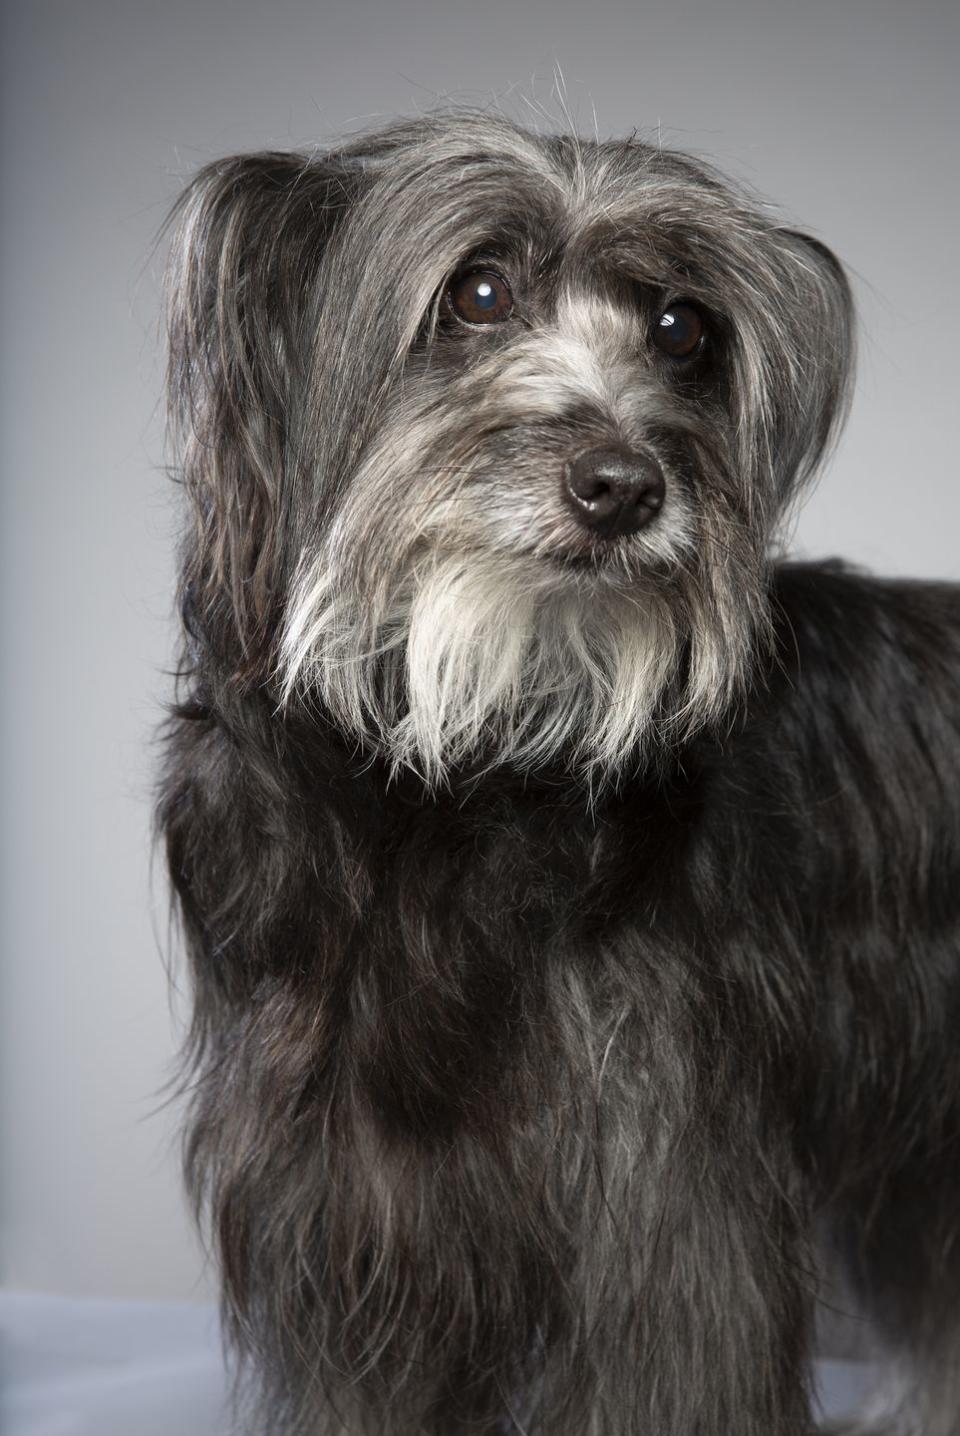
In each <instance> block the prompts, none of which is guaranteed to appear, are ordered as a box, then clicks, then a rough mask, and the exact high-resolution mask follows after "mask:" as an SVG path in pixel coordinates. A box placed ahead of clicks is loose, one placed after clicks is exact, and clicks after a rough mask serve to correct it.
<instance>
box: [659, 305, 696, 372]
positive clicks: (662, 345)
mask: <svg viewBox="0 0 960 1436" xmlns="http://www.w3.org/2000/svg"><path fill="white" fill-rule="evenodd" d="M706 334H707V326H706V324H705V323H704V321H703V315H702V314H701V313H700V311H699V309H694V307H693V305H692V304H671V305H670V308H669V309H665V310H664V311H663V313H662V314H661V315H660V318H659V319H658V320H657V322H656V324H655V326H654V330H653V342H654V344H655V345H656V347H657V348H658V349H659V350H660V353H661V354H668V355H669V356H670V358H671V359H692V357H693V356H694V354H696V353H698V352H699V351H700V350H701V349H702V348H703V343H704V340H705V338H706Z"/></svg>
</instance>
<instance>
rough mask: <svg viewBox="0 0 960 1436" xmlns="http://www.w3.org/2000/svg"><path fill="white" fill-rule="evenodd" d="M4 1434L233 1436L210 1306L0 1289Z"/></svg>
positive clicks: (855, 1375) (831, 1380) (846, 1367)
mask: <svg viewBox="0 0 960 1436" xmlns="http://www.w3.org/2000/svg"><path fill="white" fill-rule="evenodd" d="M0 1333H2V1337H3V1348H2V1360H3V1382H2V1386H0V1431H2V1432H3V1436H229V1433H230V1423H229V1420H228V1418H227V1415H226V1409H227V1408H226V1395H227V1381H226V1376H225V1372H224V1366H223V1360H222V1356H221V1351H220V1341H219V1333H218V1330H217V1320H216V1315H215V1312H214V1310H213V1308H212V1307H206V1306H189V1305H186V1304H184V1303H179V1302H115V1301H77V1300H70V1299H67V1298H63V1297H51V1296H35V1295H32V1294H21V1293H10V1292H7V1293H0ZM817 1375H818V1386H819V1388H820V1393H821V1398H822V1402H823V1408H824V1411H825V1413H826V1414H828V1415H839V1414H840V1413H841V1412H843V1411H846V1410H849V1409H850V1407H851V1406H852V1405H853V1404H854V1402H855V1401H856V1399H858V1398H859V1396H860V1395H862V1394H863V1392H864V1391H865V1390H866V1389H867V1388H868V1386H869V1384H870V1376H871V1373H870V1372H869V1370H868V1369H867V1368H865V1367H862V1366H855V1365H853V1364H850V1363H845V1362H837V1361H827V1362H821V1363H820V1364H819V1367H818V1373H817Z"/></svg>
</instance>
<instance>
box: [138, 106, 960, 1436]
mask: <svg viewBox="0 0 960 1436" xmlns="http://www.w3.org/2000/svg"><path fill="white" fill-rule="evenodd" d="M175 223H176V235H175V238H174V241H173V245H172V252H171V262H170V267H169V296H170V300H169V305H170V307H169V341H170V371H169V385H170V406H171V414H172V432H173V438H174V444H175V446H176V455H177V458H176V467H177V475H178V478H179V479H180V481H181V482H182V485H183V488H184V491H185V495H186V500H187V508H188V514H189V518H188V521H187V524H186V528H185V531H184V536H183V545H182V553H181V569H180V573H181V578H180V585H179V590H178V592H179V607H180V611H181V613H182V621H183V632H184V645H183V653H182V661H181V663H180V666H179V680H178V688H177V694H176V699H175V702H174V704H173V706H172V708H171V712H170V714H169V717H168V726H167V729H166V733H165V750H164V751H165V757H164V764H163V771H162V776H161V780H160V794H159V800H158V809H157V812H158V828H159V833H160V835H161V838H162V840H163V842H164V843H165V849H166V855H167V860H168V863H169V872H170V876H171V880H172V888H173V896H174V902H175V907H176V910H177V912H178V914H179V918H180V921H181V923H182V928H183V933H184V943H185V947H186V950H187V953H188V955H189V964H190V971H191V980H192V991H193V1021H192V1028H191V1032H190V1037H189V1042H188V1046H187V1053H186V1062H187V1067H186V1071H187V1072H188V1074H189V1079H188V1085H189V1091H190V1113H189V1123H188V1128H187V1135H186V1144H185V1162H186V1171H187V1174H188V1179H189V1186H190V1190H191V1192H192V1194H193V1198H194V1200H195V1202H196V1204H197V1208H198V1210H199V1212H200V1213H201V1215H202V1217H203V1220H204V1221H205V1222H206V1223H208V1229H209V1232H210V1235H211V1241H212V1244H213V1247H214V1249H215V1251H216V1255H217V1259H218V1262H219V1265H220V1268H221V1271H222V1281H223V1302H224V1312H225V1319H226V1329H227V1331H228V1333H229V1337H230V1340H231V1341H232V1343H233V1346H234V1349H235V1351H236V1353H237V1361H238V1368H239V1376H238V1388H237V1390H238V1395H237V1421H238V1423H240V1427H242V1429H244V1430H249V1431H256V1432H263V1433H270V1436H279V1433H283V1436H466V1433H472V1436H482V1433H489V1436H493V1433H498V1436H503V1434H504V1433H508V1432H510V1433H518V1436H534V1433H538V1434H539V1436H733V1433H736V1436H807V1434H808V1433H810V1432H811V1431H812V1430H813V1429H814V1426H815V1418H814V1415H813V1414H812V1413H813V1404H814V1403H813V1398H812V1395H811V1375H810V1372H811V1353H812V1347H813V1339H814V1338H813V1333H814V1324H815V1316H816V1309H817V1306H818V1301H819V1300H821V1298H822V1294H823V1291H824V1289H825V1288H824V1282H825V1281H826V1280H827V1278H826V1277H825V1276H824V1275H823V1273H824V1272H826V1271H830V1272H835V1273H837V1274H838V1275H837V1277H836V1280H838V1281H839V1282H840V1284H841V1287H840V1289H841V1291H842V1300H841V1303H840V1304H842V1305H850V1306H851V1307H855V1310H856V1312H857V1313H860V1314H861V1315H862V1319H863V1320H864V1321H868V1322H869V1324H870V1328H871V1330H872V1331H873V1333H874V1336H875V1339H876V1340H877V1341H878V1342H879V1343H880V1349H881V1350H882V1352H883V1369H884V1374H885V1375H889V1377H890V1380H889V1382H887V1383H886V1384H885V1388H884V1390H883V1391H881V1392H878V1393H875V1395H874V1397H873V1398H872V1402H873V1404H872V1406H871V1408H870V1409H869V1410H864V1411H863V1412H862V1413H861V1414H859V1415H857V1416H855V1417H851V1418H850V1419H849V1420H848V1421H847V1422H846V1424H843V1423H841V1424H840V1425H838V1426H836V1427H831V1428H830V1429H831V1430H836V1431H841V1430H842V1431H844V1432H849V1433H861V1436H867V1433H872V1436H881V1433H885V1436H892V1433H896V1436H958V1433H960V1241H958V1234H960V1197H958V1177H960V963H958V950H960V800H958V799H960V793H958V777H960V596H958V594H960V591H958V589H957V588H955V587H952V586H950V585H948V584H939V583H927V582H922V583H921V582H906V581H895V582H894V581H885V580H882V579H878V578H875V577H871V576H868V575H864V574H862V573H859V572H855V571H852V570H850V569H849V568H847V567H844V566H843V565H842V564H840V563H838V562H833V561H831V562H827V563H821V564H805V563H791V562H787V561H785V560H784V559H782V557H781V556H780V546H781V542H782V537H781V536H782V533H783V525H784V520H785V516H786V515H788V514H789V512H790V509H791V505H792V504H793V503H794V502H795V501H796V498H797V496H798V494H800V493H801V491H802V490H803V488H804V486H805V485H806V484H807V483H808V482H809V480H810V479H811V478H812V476H813V475H814V473H815V472H816V470H817V469H818V467H819V466H820V464H821V462H822V460H823V458H824V456H825V454H826V453H827V452H828V450H829V448H830V446H831V443H832V441H833V439H834V436H835V435H836V432H837V430H838V426H839V424H840V423H841V421H842V418H843V415H844V412H845V408H846V403H847V398H848V394H849V388H850V373H851V363H852V351H853V313H852V304H851V296H850V289H849V286H848V283H847V280H846V278H845V276H844V271H843V268H842V266H841V264H840V262H839V261H838V260H837V259H836V258H835V257H834V256H833V254H832V253H831V252H830V251H829V250H828V249H827V248H826V247H825V246H824V245H823V244H821V243H820V242H819V241H817V240H814V239H811V238H809V237H806V236H805V235H803V234H801V233H799V232H797V231H795V230H793V229H791V228H788V227H785V226H784V225H782V224H781V223H780V222H779V221H778V219H777V217H776V215H775V214H774V213H773V211H772V210H770V209H769V208H767V207H766V206H764V205H762V204H760V203H758V202H757V201H756V200H754V199H753V198H752V197H751V196H749V195H747V194H745V193H743V192H741V191H740V190H739V189H738V188H737V187H736V186H734V185H732V184H731V183H729V182H728V181H727V180H725V179H724V178H723V177H722V176H721V175H719V174H718V173H716V172H714V171H713V170H712V169H711V168H710V167H708V166H707V165H705V164H703V163H700V162H699V161H697V160H695V159H693V158H690V157H687V156H684V155H682V154H679V153H671V152H668V151H667V150H663V149H661V148H660V147H659V146H656V145H650V144H647V143H645V142H643V141H642V140H641V139H639V138H637V137H632V138H629V139H627V140H624V141H616V142H600V141H599V140H598V141H596V142H594V141H587V140H582V139H578V138H576V137H573V136H569V135H566V136H565V135H560V136H552V135H551V136H544V135H540V134H534V133H531V132H529V131H527V130H525V129H523V128H521V127H519V126H517V125H515V124H513V123H512V122H510V121H509V120H507V119H504V118H500V117H499V116H494V115H490V114H483V113H470V112H459V111H453V112H447V113H443V114H438V115H434V116H428V117H426V118H422V119H417V120H414V121H409V122H405V121H400V122H396V123H394V124H391V125H388V126H387V127H386V128H384V129H382V130H380V131H379V132H377V133H374V134H371V135H368V136H364V137H362V138H360V139H358V140H356V141H353V142H351V143H349V144H347V145H345V146H343V147H342V148H339V149H336V150H332V151H330V152H316V153H312V154H308V155H304V154H288V153H262V154H253V155H246V156H240V157H236V158H231V159H225V160H223V161H220V162H217V163H214V164H211V165H209V166H208V167H207V168H206V169H204V170H203V171H202V172H201V173H200V174H199V175H198V176H197V177H196V179H195V180H194V181H193V182H192V183H191V184H190V186H189V188H188V189H187V191H186V193H185V195H184V196H183V198H182V199H181V201H180V203H179V206H178V208H177V211H176V221H175ZM833 1279H834V1278H833V1277H831V1278H830V1280H831V1281H833ZM834 1289H835V1288H834V1287H831V1290H834ZM824 1429H826V1428H824Z"/></svg>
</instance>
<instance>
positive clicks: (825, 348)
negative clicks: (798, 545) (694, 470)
mask: <svg viewBox="0 0 960 1436" xmlns="http://www.w3.org/2000/svg"><path fill="white" fill-rule="evenodd" d="M772 238H773V242H774V244H775V246H776V247H777V248H778V249H779V251H780V257H781V261H782V264H783V287H784V290H785V293H784V304H783V310H784V314H785V316H786V317H787V326H786V329H787V334H786V338H787V342H788V344H789V345H790V346H791V349H792V352H791V354H790V356H789V363H790V367H791V370H792V373H791V382H790V384H789V385H788V386H786V387H781V390H780V392H781V394H782V396H783V399H784V400H785V401H786V402H781V403H780V404H779V405H778V406H777V409H776V413H775V417H774V420H773V432H772V434H771V444H770V447H771V450H772V455H773V459H774V465H775V469H776V472H777V478H778V482H779V486H780V492H781V493H786V492H788V491H789V490H791V489H796V488H797V487H799V486H801V485H803V484H804V483H805V482H806V480H807V479H809V478H811V477H812V475H813V474H814V473H815V472H816V470H817V468H818V467H819V465H820V463H821V461H822V459H823V458H824V455H825V453H826V451H827V449H828V448H829V446H830V444H831V442H832V441H833V439H834V438H835V437H836V435H837V433H838V432H839V429H840V427H841V425H842V423H843V420H844V418H845V417H846V412H847V408H848V405H849V400H850V394H851V389H852V384H853V368H854V309H853V296H852V294H851V291H850V285H849V282H848V280H847V276H846V274H845V273H844V269H843V266H842V265H841V263H840V261H839V260H838V259H837V257H836V255H835V254H833V252H832V251H831V250H829V249H828V248H827V247H826V245H825V244H821V242H820V241H819V240H818V239H812V238H811V237H810V236H809V235H805V234H800V233H798V232H797V231H796V230H790V229H780V230H776V231H775V232H774V234H773V236H772ZM791 319H792V321H793V322H792V323H790V321H791Z"/></svg>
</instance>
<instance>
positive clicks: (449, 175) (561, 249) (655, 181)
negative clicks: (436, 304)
mask: <svg viewBox="0 0 960 1436" xmlns="http://www.w3.org/2000/svg"><path fill="white" fill-rule="evenodd" d="M357 159H358V162H359V163H362V165H363V167H364V170H365V173H366V174H367V176H368V178H369V186H370V187H369V189H368V191H367V203H366V206H365V210H366V216H367V219H368V221H369V220H370V218H371V216H372V217H373V222H372V223H371V224H369V226H368V229H367V232H368V234H369V235H370V236H371V237H375V240H376V242H379V243H380V244H383V243H393V244H394V245H395V246H396V248H397V252H398V254H400V253H404V254H406V255H408V256H410V257H411V258H413V257H418V258H419V259H420V260H422V262H423V263H424V264H425V265H426V266H427V267H428V268H430V269H431V271H434V270H436V271H443V270H444V269H447V268H449V267H450V265H451V264H454V263H456V262H459V261H460V260H462V259H463V258H466V257H469V256H470V254H471V253H472V252H473V251H477V250H482V249H486V250H488V251H490V252H491V253H494V252H497V251H502V252H505V253H521V254H527V255H529V256H530V257H531V258H532V259H534V260H537V261H542V260H543V259H544V258H546V257H549V258H550V259H552V260H553V261H554V262H556V263H557V264H562V265H563V267H564V268H565V269H566V270H567V272H568V273H579V274H581V275H583V274H585V273H586V272H587V270H589V269H590V268H594V269H600V268H604V267H605V268H607V269H609V270H612V271H621V272H626V273H630V274H633V275H636V276H641V277H642V276H644V275H646V274H649V275H650V277H651V278H660V277H661V276H662V275H663V273H664V272H665V271H667V272H668V271H669V270H671V269H672V268H675V267H677V266H682V267H684V268H685V269H687V270H689V269H690V268H691V267H693V268H694V269H696V268H697V267H699V268H701V269H708V268H709V267H710V266H711V264H715V263H716V262H717V259H718V258H720V260H721V263H722V255H723V253H724V252H725V251H729V250H730V249H731V248H733V247H741V246H742V244H743V241H744V239H745V238H753V239H758V238H759V237H760V236H761V234H762V231H763V229H764V228H765V222H764V219H763V217H762V216H761V215H760V214H758V213H757V211H756V210H755V209H753V208H752V207H750V206H748V205H745V204H744V202H743V200H742V198H741V197H740V196H739V195H738V194H737V192H736V191H735V190H733V189H732V187H730V186H729V185H728V184H727V183H725V182H724V181H723V180H721V179H720V177H719V176H717V175H715V174H714V173H713V172H712V171H711V170H709V169H708V168H707V167H706V166H704V165H702V164H700V163H698V162H697V161H694V160H691V159H690V158H688V157H687V156H684V155H680V154H677V153H674V152H670V151H663V150H661V149H659V148H658V147H657V146H653V145H649V144H646V143H644V142H642V141H640V140H637V139H635V138H632V139H630V140H627V141H622V142H613V141H611V142H598V141H594V140H589V141H587V140H580V139H577V138H575V137H573V136H563V135H561V136H549V137H542V136H538V135H533V134H531V133H529V132H527V131H524V130H522V129H519V128H517V127H515V126H512V125H509V124H506V123H492V122H490V121H487V120H484V121H483V122H482V123H481V122H476V121H473V122H468V121H460V122H458V123H452V124H450V125H449V126H440V127H437V128H434V129H429V130H427V131H422V130H413V131H409V132H407V133H401V134H394V133H391V134H390V135H389V136H388V137H387V138H386V140H385V142H383V143H382V144H381V145H380V146H379V147H374V148H373V149H372V150H371V151H370V152H368V153H367V154H366V155H365V156H363V157H362V158H361V157H357ZM434 277H436V275H435V276H434Z"/></svg>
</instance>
